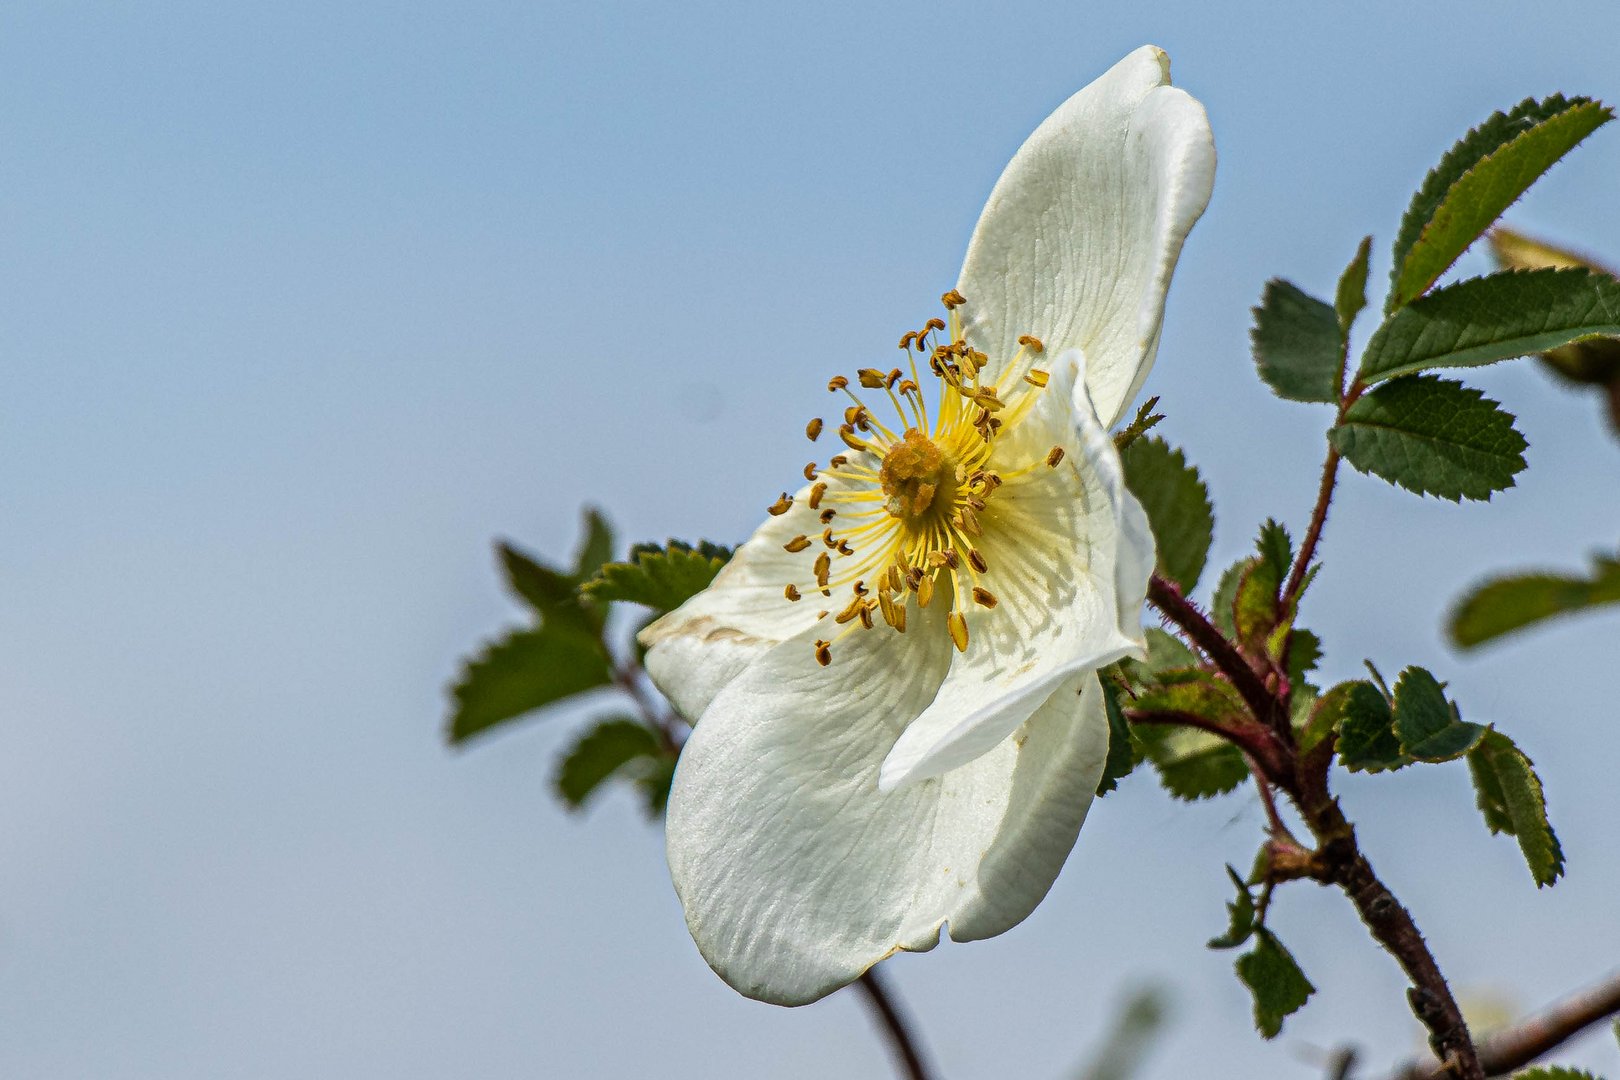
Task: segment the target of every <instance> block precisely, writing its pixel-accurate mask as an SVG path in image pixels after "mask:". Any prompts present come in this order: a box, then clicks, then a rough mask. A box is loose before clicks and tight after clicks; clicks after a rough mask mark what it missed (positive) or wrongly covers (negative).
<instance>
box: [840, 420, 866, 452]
mask: <svg viewBox="0 0 1620 1080" xmlns="http://www.w3.org/2000/svg"><path fill="white" fill-rule="evenodd" d="M838 437H839V438H840V439H843V440H844V445H845V446H847V447H849V448H850V449H851V450H866V449H868V447H867V445H866V443H865V442H863V441H861V440H860V439H857V438H856V437H855V428H854V427H853V426H851V425H849V424H845V425H843V426H842V427H840V428H839V429H838Z"/></svg>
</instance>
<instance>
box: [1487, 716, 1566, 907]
mask: <svg viewBox="0 0 1620 1080" xmlns="http://www.w3.org/2000/svg"><path fill="white" fill-rule="evenodd" d="M1468 772H1469V775H1470V776H1472V777H1473V780H1474V793H1475V795H1476V798H1477V801H1478V805H1479V810H1480V813H1481V814H1483V815H1484V816H1485V825H1486V827H1488V828H1489V829H1490V830H1491V833H1492V834H1493V835H1494V834H1496V833H1507V834H1508V835H1509V836H1512V837H1515V838H1517V839H1518V841H1519V850H1520V851H1522V852H1524V861H1525V862H1526V863H1527V864H1529V867H1530V874H1531V876H1532V877H1534V878H1535V881H1536V885H1537V886H1543V887H1544V886H1547V885H1551V884H1552V883H1553V882H1555V881H1557V880H1558V878H1559V877H1560V876H1562V875H1563V873H1564V851H1563V848H1562V847H1561V846H1560V845H1559V843H1558V834H1556V833H1555V832H1553V827H1552V823H1551V822H1549V821H1548V820H1547V799H1546V795H1545V793H1544V792H1543V791H1542V788H1541V778H1540V777H1539V776H1537V775H1536V770H1535V768H1534V764H1533V763H1532V762H1531V760H1530V759H1529V758H1528V757H1527V756H1525V753H1524V751H1522V750H1520V749H1519V748H1518V747H1517V746H1515V745H1514V744H1513V740H1512V739H1509V738H1508V737H1507V736H1506V735H1503V734H1502V733H1501V732H1500V731H1497V730H1495V729H1492V730H1490V731H1487V732H1486V733H1485V736H1484V737H1483V738H1482V739H1481V740H1480V741H1479V745H1477V746H1475V747H1474V749H1473V750H1471V751H1469V754H1468Z"/></svg>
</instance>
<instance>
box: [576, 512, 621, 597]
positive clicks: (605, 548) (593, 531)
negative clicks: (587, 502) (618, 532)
mask: <svg viewBox="0 0 1620 1080" xmlns="http://www.w3.org/2000/svg"><path fill="white" fill-rule="evenodd" d="M611 561H613V526H612V525H610V524H608V520H607V518H605V517H603V516H602V512H601V511H600V510H598V509H596V507H594V506H588V507H586V508H585V537H584V539H583V540H581V541H580V544H579V550H578V551H577V552H575V553H574V580H575V581H577V582H580V583H584V582H587V581H589V580H590V579H591V578H593V577H595V576H596V572H597V571H598V570H600V569H602V567H603V566H605V565H607V564H608V563H609V562H611Z"/></svg>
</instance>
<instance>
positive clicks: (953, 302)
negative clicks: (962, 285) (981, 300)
mask: <svg viewBox="0 0 1620 1080" xmlns="http://www.w3.org/2000/svg"><path fill="white" fill-rule="evenodd" d="M939 302H940V303H942V304H944V305H945V310H946V311H955V310H956V309H957V308H959V307H961V306H962V305H963V304H965V303H967V297H965V296H963V295H962V294H961V293H959V292H957V291H956V290H955V289H952V290H951V291H950V292H948V293H946V294H945V295H944V296H942V297H940V298H939Z"/></svg>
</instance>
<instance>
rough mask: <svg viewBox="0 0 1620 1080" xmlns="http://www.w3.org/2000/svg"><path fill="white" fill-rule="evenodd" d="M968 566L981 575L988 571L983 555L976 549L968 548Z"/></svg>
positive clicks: (988, 567)
mask: <svg viewBox="0 0 1620 1080" xmlns="http://www.w3.org/2000/svg"><path fill="white" fill-rule="evenodd" d="M968 565H969V566H971V567H973V569H975V570H977V571H978V572H979V573H981V574H983V573H985V572H986V571H988V570H989V569H990V564H989V563H987V562H985V561H984V555H983V554H981V553H980V551H979V549H978V548H968Z"/></svg>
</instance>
